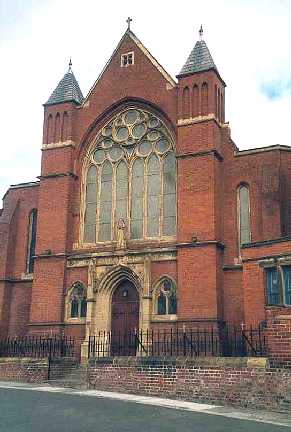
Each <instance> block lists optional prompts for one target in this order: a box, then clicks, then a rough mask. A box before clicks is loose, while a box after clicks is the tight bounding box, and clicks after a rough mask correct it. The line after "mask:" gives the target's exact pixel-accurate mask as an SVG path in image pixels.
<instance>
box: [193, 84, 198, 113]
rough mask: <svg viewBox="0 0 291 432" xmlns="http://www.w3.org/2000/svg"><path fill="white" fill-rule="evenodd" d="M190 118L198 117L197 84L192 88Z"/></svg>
mask: <svg viewBox="0 0 291 432" xmlns="http://www.w3.org/2000/svg"><path fill="white" fill-rule="evenodd" d="M192 101H193V102H192V116H193V117H197V116H199V87H198V85H197V84H195V85H194V87H193V96H192Z"/></svg>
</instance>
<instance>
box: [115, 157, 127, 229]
mask: <svg viewBox="0 0 291 432" xmlns="http://www.w3.org/2000/svg"><path fill="white" fill-rule="evenodd" d="M127 202H128V169H127V166H126V163H125V162H120V163H119V164H118V167H117V171H116V220H117V221H118V220H119V219H120V218H122V219H124V220H125V221H126V220H127Z"/></svg>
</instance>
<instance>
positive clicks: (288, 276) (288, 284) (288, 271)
mask: <svg viewBox="0 0 291 432" xmlns="http://www.w3.org/2000/svg"><path fill="white" fill-rule="evenodd" d="M282 269H283V275H284V303H285V304H287V305H291V267H290V266H283V267H282Z"/></svg>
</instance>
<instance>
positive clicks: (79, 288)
mask: <svg viewBox="0 0 291 432" xmlns="http://www.w3.org/2000/svg"><path fill="white" fill-rule="evenodd" d="M86 314H87V298H86V289H85V287H84V285H83V284H82V282H74V283H73V285H72V288H71V290H70V317H71V318H84V317H86Z"/></svg>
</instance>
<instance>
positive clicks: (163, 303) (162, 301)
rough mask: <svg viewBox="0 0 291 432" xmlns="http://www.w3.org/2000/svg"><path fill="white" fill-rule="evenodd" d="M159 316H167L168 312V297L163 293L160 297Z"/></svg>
mask: <svg viewBox="0 0 291 432" xmlns="http://www.w3.org/2000/svg"><path fill="white" fill-rule="evenodd" d="M157 312H158V315H165V314H166V312H167V310H166V296H165V295H164V294H163V293H160V294H159V296H158V310H157Z"/></svg>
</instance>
